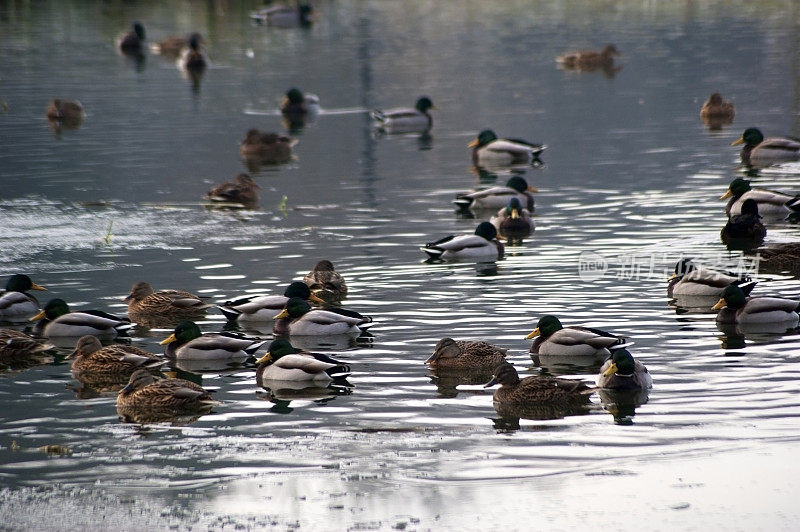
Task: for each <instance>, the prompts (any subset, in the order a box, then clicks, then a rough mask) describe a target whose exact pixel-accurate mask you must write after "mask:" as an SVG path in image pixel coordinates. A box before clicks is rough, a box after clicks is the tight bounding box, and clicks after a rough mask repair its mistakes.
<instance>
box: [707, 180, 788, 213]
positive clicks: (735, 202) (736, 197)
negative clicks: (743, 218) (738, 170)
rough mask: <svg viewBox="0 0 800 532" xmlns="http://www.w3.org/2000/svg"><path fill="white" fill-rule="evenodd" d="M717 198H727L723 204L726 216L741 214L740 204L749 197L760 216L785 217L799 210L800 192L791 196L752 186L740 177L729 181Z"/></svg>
mask: <svg viewBox="0 0 800 532" xmlns="http://www.w3.org/2000/svg"><path fill="white" fill-rule="evenodd" d="M728 198H730V199H728ZM719 199H728V204H727V205H726V206H725V213H726V214H727V215H728V216H732V215H736V214H741V213H742V204H743V203H744V202H745V201H747V200H749V199H752V200H755V202H756V203H757V204H758V213H759V214H761V215H762V216H769V217H780V218H785V217H786V216H787V215H789V214H791V213H793V212H798V211H800V194H796V195H794V196H792V195H789V194H784V193H783V192H776V191H774V190H767V189H765V188H754V187H751V186H750V181H749V180H747V179H742V178H741V177H737V178H736V179H734V180H733V181H731V184H730V185H728V191H727V192H725V194H723V195H722V196H720V197H719Z"/></svg>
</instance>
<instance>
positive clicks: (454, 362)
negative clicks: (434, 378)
mask: <svg viewBox="0 0 800 532" xmlns="http://www.w3.org/2000/svg"><path fill="white" fill-rule="evenodd" d="M506 351H507V349H501V348H499V347H496V346H494V345H492V344H490V343H488V342H484V341H481V340H453V339H452V338H442V339H441V340H439V342H438V343H437V344H436V347H434V349H433V354H432V355H431V356H430V358H428V360H426V361H425V362H426V363H427V364H429V366H430V367H431V369H475V370H482V369H483V370H485V369H494V368H496V367H497V366H498V365H500V364H502V363H503V362H505V357H506Z"/></svg>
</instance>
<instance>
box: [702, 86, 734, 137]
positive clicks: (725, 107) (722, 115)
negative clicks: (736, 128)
mask: <svg viewBox="0 0 800 532" xmlns="http://www.w3.org/2000/svg"><path fill="white" fill-rule="evenodd" d="M735 114H736V111H735V110H734V108H733V104H732V103H731V102H730V101H729V100H723V99H722V95H721V94H720V93H718V92H712V93H711V95H710V96H709V97H708V100H706V101H705V103H704V104H703V107H701V108H700V118H701V119H702V120H703V123H705V124H707V125H708V126H709V127H712V128H719V127H721V126H722V125H724V124H730V123H732V122H733V117H734V115H735Z"/></svg>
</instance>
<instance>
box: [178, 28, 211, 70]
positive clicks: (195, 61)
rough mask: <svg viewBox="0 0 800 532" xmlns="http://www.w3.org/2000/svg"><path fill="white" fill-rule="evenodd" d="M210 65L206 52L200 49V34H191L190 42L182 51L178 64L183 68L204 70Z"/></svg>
mask: <svg viewBox="0 0 800 532" xmlns="http://www.w3.org/2000/svg"><path fill="white" fill-rule="evenodd" d="M207 65H208V60H206V56H205V54H204V53H203V52H202V51H201V50H200V35H199V34H197V33H193V34H191V35H190V36H189V43H188V45H187V46H186V48H184V49H183V51H181V55H180V58H179V59H178V66H179V67H180V68H182V69H183V70H194V71H198V70H203V69H204V68H206V66H207Z"/></svg>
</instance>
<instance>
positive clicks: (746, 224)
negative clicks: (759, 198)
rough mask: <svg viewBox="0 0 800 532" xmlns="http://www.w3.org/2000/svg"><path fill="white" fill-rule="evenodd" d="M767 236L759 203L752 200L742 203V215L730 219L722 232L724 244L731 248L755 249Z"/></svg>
mask: <svg viewBox="0 0 800 532" xmlns="http://www.w3.org/2000/svg"><path fill="white" fill-rule="evenodd" d="M766 236H767V228H766V227H764V224H763V223H761V215H760V214H758V203H756V200H754V199H752V198H751V199H747V200H745V201H744V202H742V212H741V214H736V215H734V216H731V217H730V218H728V223H726V224H725V227H723V228H722V231H720V237H721V238H722V242H723V243H725V244H727V245H729V246H739V245H743V246H745V247H755V246H757V245H759V244H760V243H761V242H763V241H764V237H766Z"/></svg>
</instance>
